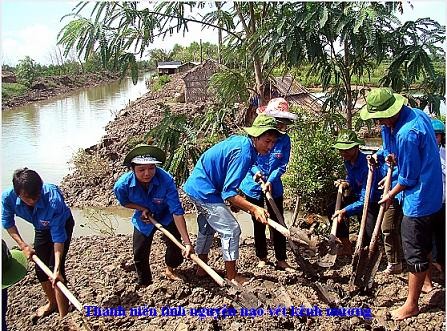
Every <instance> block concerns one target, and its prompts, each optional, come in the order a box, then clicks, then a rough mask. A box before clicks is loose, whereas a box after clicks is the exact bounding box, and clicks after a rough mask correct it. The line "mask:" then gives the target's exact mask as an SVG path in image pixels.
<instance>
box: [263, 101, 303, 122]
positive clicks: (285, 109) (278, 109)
mask: <svg viewBox="0 0 447 331" xmlns="http://www.w3.org/2000/svg"><path fill="white" fill-rule="evenodd" d="M256 113H258V114H264V115H267V116H271V117H275V118H278V119H281V118H284V119H288V120H291V121H295V120H296V119H297V118H298V116H297V115H296V114H293V113H291V112H289V103H288V102H287V100H286V99H284V98H274V99H272V100H270V101H269V103H268V104H267V107H259V108H258V109H256Z"/></svg>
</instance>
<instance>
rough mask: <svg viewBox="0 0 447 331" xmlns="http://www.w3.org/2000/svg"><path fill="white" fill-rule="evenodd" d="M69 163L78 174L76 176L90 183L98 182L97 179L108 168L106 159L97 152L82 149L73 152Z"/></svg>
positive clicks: (99, 178) (101, 176) (103, 174)
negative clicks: (90, 152) (92, 152)
mask: <svg viewBox="0 0 447 331" xmlns="http://www.w3.org/2000/svg"><path fill="white" fill-rule="evenodd" d="M71 163H72V164H73V169H76V171H77V172H78V174H79V176H78V178H79V179H80V180H82V181H83V182H86V183H90V184H99V180H101V179H102V178H103V177H104V176H105V174H107V172H108V171H109V170H110V167H109V164H108V163H107V161H106V160H104V159H103V158H101V156H100V155H99V154H89V153H87V152H86V151H85V150H83V149H79V150H78V151H77V152H76V153H74V154H73V157H72V159H71Z"/></svg>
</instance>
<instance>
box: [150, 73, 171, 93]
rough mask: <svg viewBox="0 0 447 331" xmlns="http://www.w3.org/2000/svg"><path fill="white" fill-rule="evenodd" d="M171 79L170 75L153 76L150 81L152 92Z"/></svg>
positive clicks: (158, 89)
mask: <svg viewBox="0 0 447 331" xmlns="http://www.w3.org/2000/svg"><path fill="white" fill-rule="evenodd" d="M170 81H171V77H170V76H168V75H161V76H155V77H154V78H153V79H152V82H151V90H152V91H153V92H155V91H160V90H161V88H162V87H163V86H164V85H166V84H167V83H169V82H170Z"/></svg>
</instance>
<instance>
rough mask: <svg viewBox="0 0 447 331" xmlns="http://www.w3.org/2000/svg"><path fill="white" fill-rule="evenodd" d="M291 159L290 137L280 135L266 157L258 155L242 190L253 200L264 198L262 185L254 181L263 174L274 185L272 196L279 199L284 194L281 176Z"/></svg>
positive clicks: (241, 187) (242, 184)
mask: <svg viewBox="0 0 447 331" xmlns="http://www.w3.org/2000/svg"><path fill="white" fill-rule="evenodd" d="M289 158H290V137H289V136H288V135H287V134H283V135H280V136H279V137H278V139H277V140H276V143H275V146H274V147H273V148H272V150H271V151H270V152H269V153H267V154H265V155H258V157H257V159H256V163H255V164H254V165H253V166H252V167H251V169H250V171H249V172H248V173H247V175H246V176H245V178H244V180H243V181H242V183H241V186H240V189H241V191H242V192H244V194H246V195H248V196H249V197H251V198H255V199H260V198H261V196H262V189H261V185H259V184H258V183H256V182H255V181H254V180H253V176H254V175H255V174H256V173H257V172H259V171H260V172H261V173H262V174H263V175H264V176H265V177H266V178H267V180H266V182H270V183H272V196H273V198H275V199H276V198H279V197H281V196H282V195H283V194H284V188H283V185H282V181H281V176H282V175H283V174H284V173H285V172H286V169H287V163H289Z"/></svg>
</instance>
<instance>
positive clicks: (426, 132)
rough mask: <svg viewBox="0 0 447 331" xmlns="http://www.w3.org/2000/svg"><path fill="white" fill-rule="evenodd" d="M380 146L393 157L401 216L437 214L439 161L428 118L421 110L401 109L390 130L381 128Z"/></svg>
mask: <svg viewBox="0 0 447 331" xmlns="http://www.w3.org/2000/svg"><path fill="white" fill-rule="evenodd" d="M382 137H383V147H384V149H387V150H389V152H390V153H394V154H395V155H396V159H397V164H398V166H399V170H398V172H399V176H398V178H397V181H398V183H399V184H401V185H404V186H405V187H406V189H405V190H404V191H403V192H402V199H403V213H404V215H405V216H409V217H423V216H428V215H431V214H433V213H436V212H437V211H438V210H439V209H440V208H441V203H442V175H441V161H440V158H439V153H438V147H437V145H436V138H435V132H434V130H433V127H432V124H431V121H430V118H429V117H428V116H427V114H425V113H424V112H423V111H421V110H419V109H416V108H410V107H407V106H403V107H402V110H401V111H400V114H399V118H398V119H397V122H396V124H395V126H394V128H393V130H392V131H391V129H390V128H388V127H386V126H384V125H383V126H382Z"/></svg>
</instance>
